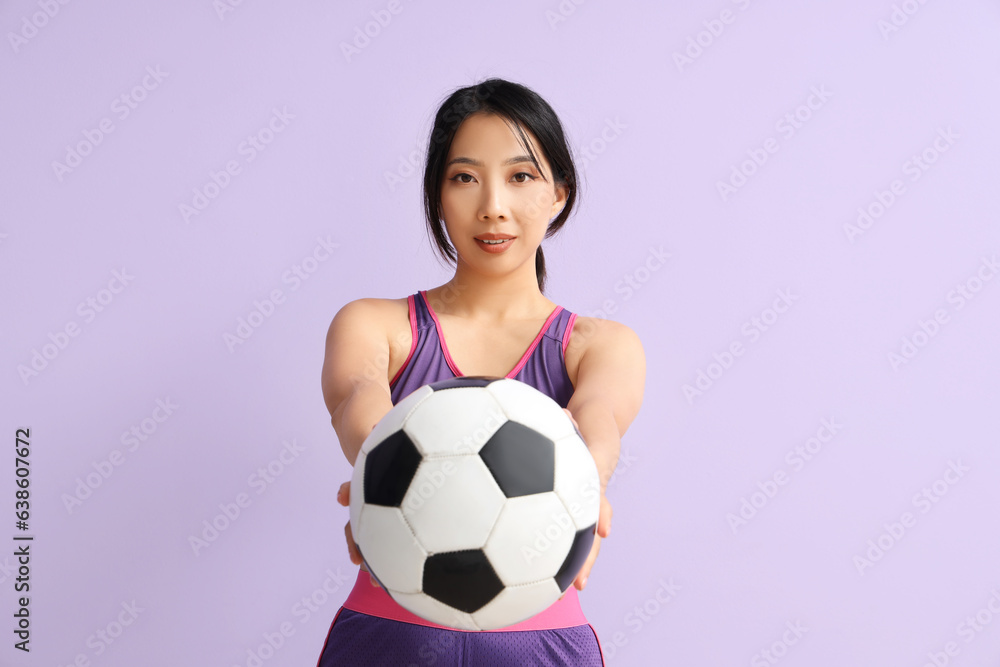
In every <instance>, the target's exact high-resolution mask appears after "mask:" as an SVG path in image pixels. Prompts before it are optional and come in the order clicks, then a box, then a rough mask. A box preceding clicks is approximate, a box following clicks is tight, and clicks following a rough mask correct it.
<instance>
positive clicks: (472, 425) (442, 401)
mask: <svg viewBox="0 0 1000 667" xmlns="http://www.w3.org/2000/svg"><path fill="white" fill-rule="evenodd" d="M443 414H447V415H448V419H446V420H445V419H441V415H443ZM506 421H507V418H506V416H504V411H503V410H502V409H501V408H500V405H499V404H498V403H497V402H496V401H495V400H494V399H493V397H492V396H491V395H490V394H489V393H487V392H485V391H461V390H453V389H442V390H441V391H435V392H432V393H431V395H430V396H429V397H427V399H426V400H425V401H423V402H421V404H420V406H419V407H418V408H417V409H416V410H414V411H413V412H412V413H411V414H410V416H409V418H408V419H407V420H406V422H405V424H404V425H403V430H404V431H406V434H407V435H408V436H410V440H412V441H413V444H414V445H416V447H417V451H419V452H420V453H421V454H422V455H424V456H428V457H429V456H450V455H454V454H477V453H479V450H480V449H482V447H483V445H485V444H486V441H488V440H489V439H490V437H492V435H493V434H494V433H496V432H497V429H499V428H500V427H501V426H502V425H503V424H504V422H506Z"/></svg>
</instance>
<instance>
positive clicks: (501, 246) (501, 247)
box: [476, 237, 516, 254]
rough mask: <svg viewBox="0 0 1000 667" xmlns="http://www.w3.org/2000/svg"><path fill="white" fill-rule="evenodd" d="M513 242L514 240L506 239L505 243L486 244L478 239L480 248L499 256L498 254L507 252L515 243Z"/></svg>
mask: <svg viewBox="0 0 1000 667" xmlns="http://www.w3.org/2000/svg"><path fill="white" fill-rule="evenodd" d="M515 238H516V237H515ZM513 242H514V239H505V240H504V242H503V243H486V242H484V241H480V240H479V239H476V243H478V244H479V247H480V248H482V249H483V250H485V251H486V252H490V253H493V254H498V253H501V252H503V251H505V250H506V249H507V248H509V247H510V245H511V243H513Z"/></svg>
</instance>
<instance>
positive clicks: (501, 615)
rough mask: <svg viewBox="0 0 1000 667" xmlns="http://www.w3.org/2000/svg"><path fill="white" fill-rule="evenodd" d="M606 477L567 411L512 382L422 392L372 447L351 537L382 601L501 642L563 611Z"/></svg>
mask: <svg viewBox="0 0 1000 667" xmlns="http://www.w3.org/2000/svg"><path fill="white" fill-rule="evenodd" d="M599 511H600V484H599V477H598V473H597V466H596V464H595V463H594V459H593V457H592V456H591V454H590V452H589V450H588V449H587V446H586V444H584V442H583V438H582V437H581V436H580V432H579V431H577V430H576V428H575V426H574V425H573V422H572V421H571V420H570V418H569V417H568V416H567V415H566V413H565V412H563V410H562V408H560V407H559V404H558V403H556V402H555V401H554V400H552V399H551V398H550V397H548V396H546V395H545V394H543V393H542V392H540V391H538V390H537V389H535V388H534V387H532V386H530V385H528V384H525V383H523V382H520V381H519V380H514V379H510V378H494V377H486V376H462V377H457V378H452V379H449V380H443V381H441V382H435V383H433V384H428V385H424V386H422V387H420V388H418V389H416V390H415V391H413V392H412V393H411V394H409V395H408V396H406V397H405V398H404V399H403V400H401V401H400V402H399V403H398V404H397V405H395V406H394V407H393V408H392V409H391V410H390V411H389V412H388V413H387V414H386V415H385V417H383V418H382V420H381V421H379V423H378V424H377V425H376V426H375V428H374V429H373V430H372V432H371V433H370V434H369V435H368V437H367V438H366V439H365V441H364V443H363V444H362V446H361V451H360V453H359V454H358V458H357V460H356V461H355V464H354V474H353V477H352V479H351V500H350V512H351V531H352V533H353V535H354V539H355V541H356V542H357V544H358V549H359V551H361V554H362V559H363V560H364V563H365V566H366V567H367V568H368V570H369V572H370V573H371V574H372V576H374V577H375V580H376V581H377V582H378V583H379V585H380V586H382V588H383V589H385V591H386V592H387V593H388V594H389V595H390V596H391V597H392V599H393V600H395V601H396V602H397V603H399V605H400V606H402V607H403V608H405V609H407V610H409V611H410V612H412V613H414V614H416V615H418V616H420V617H422V618H424V619H427V620H429V621H431V622H433V623H437V624H438V625H444V626H448V627H452V628H458V629H462V630H494V629H497V628H504V627H507V626H510V625H514V624H515V623H519V622H520V621H523V620H525V619H527V618H530V617H531V616H534V615H535V614H537V613H538V612H540V611H543V610H544V609H546V608H547V607H548V606H549V605H551V604H552V603H553V602H555V601H556V600H558V599H559V597H560V596H561V595H562V594H563V593H564V592H565V591H566V590H567V589H568V588H569V587H570V586H571V585H572V583H573V580H574V579H576V575H577V574H578V573H579V571H580V568H581V567H583V563H584V562H585V561H586V560H587V556H588V555H589V554H590V549H591V546H592V545H593V542H594V535H595V533H596V531H597V518H598V513H599Z"/></svg>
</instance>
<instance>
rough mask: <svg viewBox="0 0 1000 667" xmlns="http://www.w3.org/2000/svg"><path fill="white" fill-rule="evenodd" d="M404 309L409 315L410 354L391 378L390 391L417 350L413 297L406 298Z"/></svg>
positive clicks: (415, 311)
mask: <svg viewBox="0 0 1000 667" xmlns="http://www.w3.org/2000/svg"><path fill="white" fill-rule="evenodd" d="M406 308H407V310H408V311H409V313H410V337H411V338H412V341H411V342H410V353H409V354H408V355H406V361H404V362H403V365H402V366H400V367H399V370H398V371H396V375H394V376H393V378H392V380H390V381H389V388H390V389H392V387H393V385H394V384H396V380H398V379H399V376H400V375H402V374H403V371H404V370H405V369H406V366H407V365H408V364H409V363H410V358H411V357H413V352H414V351H415V350H416V349H417V309H416V304H415V303H413V295H412V294H411V295H410V296H408V297H406Z"/></svg>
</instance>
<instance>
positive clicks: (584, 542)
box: [555, 523, 597, 592]
mask: <svg viewBox="0 0 1000 667" xmlns="http://www.w3.org/2000/svg"><path fill="white" fill-rule="evenodd" d="M596 534H597V524H596V523H595V524H594V525H592V526H591V527H589V528H584V529H583V530H578V531H577V532H576V535H574V536H573V545H572V546H571V547H570V548H569V553H568V554H566V559H565V560H564V561H563V564H562V565H560V566H559V571H558V572H556V576H555V580H556V586H558V587H559V590H561V591H564V592H565V591H566V589H567V588H569V587H570V586H571V585H572V584H573V580H574V579H576V575H578V574H580V568H582V567H583V564H584V563H586V562H587V556H589V555H590V548H591V547H592V546H594V535H596Z"/></svg>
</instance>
